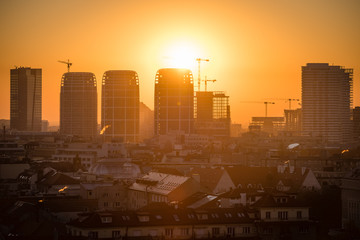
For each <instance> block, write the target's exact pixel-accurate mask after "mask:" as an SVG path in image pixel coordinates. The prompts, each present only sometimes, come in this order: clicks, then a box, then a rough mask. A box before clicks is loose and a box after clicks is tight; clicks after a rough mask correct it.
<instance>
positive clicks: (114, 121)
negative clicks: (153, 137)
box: [101, 70, 140, 142]
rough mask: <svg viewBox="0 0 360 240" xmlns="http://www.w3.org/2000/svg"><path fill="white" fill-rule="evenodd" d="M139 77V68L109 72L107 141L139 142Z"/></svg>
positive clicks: (104, 119)
mask: <svg viewBox="0 0 360 240" xmlns="http://www.w3.org/2000/svg"><path fill="white" fill-rule="evenodd" d="M139 104H140V102H139V79H138V75H137V73H136V72H135V71H129V70H114V71H107V72H105V73H104V75H103V79H102V95H101V128H102V132H101V134H102V135H103V136H104V138H105V140H107V141H110V140H116V139H117V140H120V141H124V142H138V141H139Z"/></svg>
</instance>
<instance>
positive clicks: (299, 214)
mask: <svg viewBox="0 0 360 240" xmlns="http://www.w3.org/2000/svg"><path fill="white" fill-rule="evenodd" d="M302 217H303V216H302V211H297V212H296V218H297V219H302ZM265 219H271V212H265ZM278 219H280V220H287V219H288V212H287V211H279V212H278Z"/></svg>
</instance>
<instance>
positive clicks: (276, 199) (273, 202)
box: [252, 193, 308, 208]
mask: <svg viewBox="0 0 360 240" xmlns="http://www.w3.org/2000/svg"><path fill="white" fill-rule="evenodd" d="M283 199H284V201H282V200H283ZM307 206H308V205H307V204H306V202H304V201H301V200H297V199H295V198H292V197H290V196H289V195H286V194H283V193H282V194H280V193H279V194H276V193H274V194H271V193H268V194H265V195H264V196H263V197H262V198H261V199H259V200H258V201H257V202H255V203H254V204H253V205H252V207H254V208H262V207H307Z"/></svg>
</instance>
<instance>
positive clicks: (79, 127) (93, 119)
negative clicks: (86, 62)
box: [60, 72, 97, 138]
mask: <svg viewBox="0 0 360 240" xmlns="http://www.w3.org/2000/svg"><path fill="white" fill-rule="evenodd" d="M60 133H62V134H69V135H76V136H80V137H83V138H94V137H95V136H96V135H97V89H96V78H95V75H94V74H93V73H89V72H67V73H64V74H63V76H62V79H61V91H60Z"/></svg>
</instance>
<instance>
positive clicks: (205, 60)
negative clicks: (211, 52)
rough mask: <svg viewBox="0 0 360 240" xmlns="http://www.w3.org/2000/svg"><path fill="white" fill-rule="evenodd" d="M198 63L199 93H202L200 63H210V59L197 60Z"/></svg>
mask: <svg viewBox="0 0 360 240" xmlns="http://www.w3.org/2000/svg"><path fill="white" fill-rule="evenodd" d="M196 61H197V62H198V91H199V92H200V83H201V76H200V62H201V61H204V62H208V61H209V59H207V58H197V59H196Z"/></svg>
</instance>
